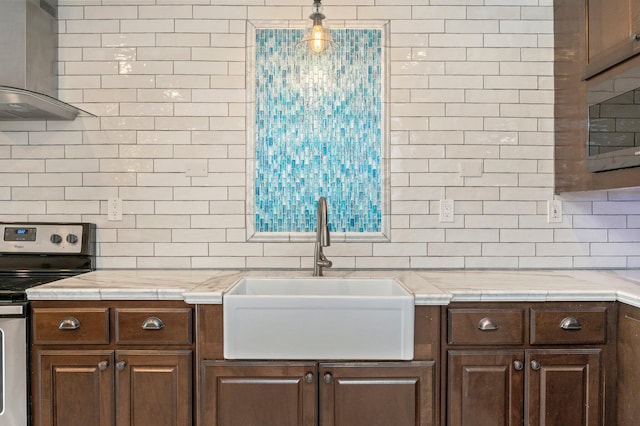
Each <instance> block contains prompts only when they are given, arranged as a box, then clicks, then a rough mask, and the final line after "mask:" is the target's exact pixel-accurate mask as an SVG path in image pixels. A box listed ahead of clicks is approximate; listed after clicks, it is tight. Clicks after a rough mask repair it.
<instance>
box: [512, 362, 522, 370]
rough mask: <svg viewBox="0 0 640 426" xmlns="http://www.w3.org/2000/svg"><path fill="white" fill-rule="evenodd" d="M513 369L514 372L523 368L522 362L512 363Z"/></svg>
mask: <svg viewBox="0 0 640 426" xmlns="http://www.w3.org/2000/svg"><path fill="white" fill-rule="evenodd" d="M513 368H514V369H515V370H516V371H520V370H522V369H523V368H524V364H523V363H522V361H519V360H515V361H513Z"/></svg>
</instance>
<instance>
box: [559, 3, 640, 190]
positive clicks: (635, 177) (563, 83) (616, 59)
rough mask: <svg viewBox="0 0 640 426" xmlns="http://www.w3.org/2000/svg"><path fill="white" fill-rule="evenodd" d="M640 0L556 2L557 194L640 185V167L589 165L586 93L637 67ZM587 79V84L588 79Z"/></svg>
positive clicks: (639, 44)
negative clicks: (594, 169)
mask: <svg viewBox="0 0 640 426" xmlns="http://www.w3.org/2000/svg"><path fill="white" fill-rule="evenodd" d="M639 4H640V0H555V1H554V31H555V37H554V45H555V46H554V89H555V90H554V118H555V120H554V132H555V152H554V162H555V192H556V193H557V194H560V193H563V192H576V191H590V190H601V189H614V188H628V187H637V186H639V185H640V167H633V168H624V169H617V170H610V171H603V172H597V173H595V172H591V171H589V170H588V167H587V157H588V152H587V140H588V103H587V89H588V87H589V86H592V85H596V84H599V83H602V82H605V81H607V80H611V81H613V79H615V78H616V77H617V76H619V75H621V74H623V73H626V72H629V71H630V70H632V69H634V68H637V69H640V55H637V54H636V53H639V52H640V41H636V40H635V33H637V32H638V24H637V23H638V22H639V20H640V6H639ZM587 78H588V80H587Z"/></svg>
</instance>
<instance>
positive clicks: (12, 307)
mask: <svg viewBox="0 0 640 426" xmlns="http://www.w3.org/2000/svg"><path fill="white" fill-rule="evenodd" d="M26 310H27V306H26V304H21V303H14V304H0V426H26V425H27V424H28V408H27V405H28V396H27V378H28V374H29V373H28V369H27V367H28V366H27V319H26Z"/></svg>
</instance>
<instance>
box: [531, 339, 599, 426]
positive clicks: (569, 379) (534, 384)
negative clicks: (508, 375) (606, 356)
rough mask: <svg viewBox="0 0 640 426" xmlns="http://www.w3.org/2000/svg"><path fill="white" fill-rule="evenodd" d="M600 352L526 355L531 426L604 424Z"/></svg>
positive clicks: (555, 351) (584, 350)
mask: <svg viewBox="0 0 640 426" xmlns="http://www.w3.org/2000/svg"><path fill="white" fill-rule="evenodd" d="M600 353H601V351H600V349H575V350H568V351H567V350H562V349H558V350H555V349H548V350H539V351H535V350H531V351H527V353H526V363H525V365H526V366H527V367H528V370H527V373H528V374H527V376H528V377H527V381H528V383H527V386H526V389H527V392H528V393H527V397H526V398H525V401H526V404H527V409H526V414H527V419H526V423H525V424H527V425H532V426H534V425H540V426H542V425H558V426H596V425H601V424H602V417H601V416H602V410H603V407H602V399H601V398H600V396H601V389H602V386H601V380H600V377H601V371H600V364H601V360H600Z"/></svg>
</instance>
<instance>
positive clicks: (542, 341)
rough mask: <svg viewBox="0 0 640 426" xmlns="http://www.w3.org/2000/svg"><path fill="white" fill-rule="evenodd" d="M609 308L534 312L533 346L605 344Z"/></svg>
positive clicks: (532, 317)
mask: <svg viewBox="0 0 640 426" xmlns="http://www.w3.org/2000/svg"><path fill="white" fill-rule="evenodd" d="M606 341H607V308H605V307H594V308H580V309H562V308H559V309H531V344H532V345H549V344H574V345H575V344H602V343H606Z"/></svg>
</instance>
